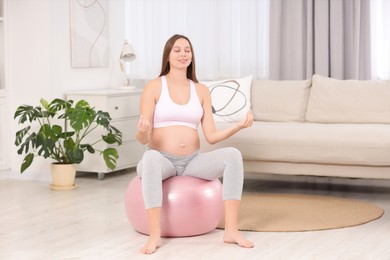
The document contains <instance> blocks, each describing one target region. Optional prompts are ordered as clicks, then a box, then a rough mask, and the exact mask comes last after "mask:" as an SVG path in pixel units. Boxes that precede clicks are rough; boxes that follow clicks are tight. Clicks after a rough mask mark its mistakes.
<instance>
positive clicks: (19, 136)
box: [15, 126, 31, 146]
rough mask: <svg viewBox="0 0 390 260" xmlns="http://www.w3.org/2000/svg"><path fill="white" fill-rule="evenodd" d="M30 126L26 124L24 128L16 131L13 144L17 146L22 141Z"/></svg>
mask: <svg viewBox="0 0 390 260" xmlns="http://www.w3.org/2000/svg"><path fill="white" fill-rule="evenodd" d="M30 129H31V126H26V127H25V128H23V129H21V130H19V131H17V132H16V135H15V145H16V146H18V145H20V144H21V143H22V141H23V137H24V136H25V135H26V134H27V133H28V131H30Z"/></svg>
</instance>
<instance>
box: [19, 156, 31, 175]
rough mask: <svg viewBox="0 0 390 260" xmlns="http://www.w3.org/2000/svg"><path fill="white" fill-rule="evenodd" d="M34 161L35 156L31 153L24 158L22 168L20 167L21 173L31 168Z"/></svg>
mask: <svg viewBox="0 0 390 260" xmlns="http://www.w3.org/2000/svg"><path fill="white" fill-rule="evenodd" d="M33 160H34V154H32V153H29V154H27V155H26V157H24V159H23V162H22V166H21V167H20V173H23V172H24V171H25V170H26V169H27V168H28V167H30V165H31V163H32V162H33Z"/></svg>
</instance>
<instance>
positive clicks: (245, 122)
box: [239, 110, 253, 128]
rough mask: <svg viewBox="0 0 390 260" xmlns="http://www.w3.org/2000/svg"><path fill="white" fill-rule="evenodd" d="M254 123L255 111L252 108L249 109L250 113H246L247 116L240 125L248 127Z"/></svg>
mask: <svg viewBox="0 0 390 260" xmlns="http://www.w3.org/2000/svg"><path fill="white" fill-rule="evenodd" d="M252 124H253V113H252V110H249V111H248V113H247V114H246V118H245V119H244V120H242V121H241V122H239V126H240V127H241V128H247V127H251V126H252Z"/></svg>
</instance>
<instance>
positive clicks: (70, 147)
mask: <svg viewBox="0 0 390 260" xmlns="http://www.w3.org/2000/svg"><path fill="white" fill-rule="evenodd" d="M64 148H65V150H75V143H74V141H73V139H72V138H67V139H66V140H65V141H64Z"/></svg>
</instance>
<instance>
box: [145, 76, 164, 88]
mask: <svg viewBox="0 0 390 260" xmlns="http://www.w3.org/2000/svg"><path fill="white" fill-rule="evenodd" d="M160 87H161V77H158V78H155V79H151V80H149V81H148V82H146V84H145V86H144V90H156V89H159V88H160Z"/></svg>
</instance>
